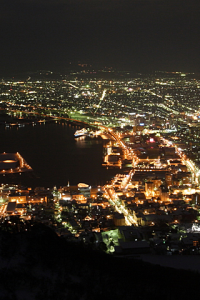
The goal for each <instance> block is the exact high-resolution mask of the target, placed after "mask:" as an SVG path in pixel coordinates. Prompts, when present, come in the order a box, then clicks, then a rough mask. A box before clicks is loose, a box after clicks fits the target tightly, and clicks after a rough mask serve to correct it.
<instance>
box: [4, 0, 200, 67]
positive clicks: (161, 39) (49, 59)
mask: <svg viewBox="0 0 200 300" xmlns="http://www.w3.org/2000/svg"><path fill="white" fill-rule="evenodd" d="M0 22H1V30H0V37H1V43H0V54H1V55H0V68H1V70H0V72H1V73H3V72H4V71H5V72H7V71H21V70H22V71H23V70H34V69H53V70H59V69H62V70H63V69H65V68H67V67H68V65H69V61H78V60H79V61H81V62H83V63H84V62H92V63H93V62H95V63H99V64H102V65H110V66H119V67H122V68H131V69H132V70H136V71H145V70H169V71H174V70H175V71H179V70H180V71H187V72H192V71H195V72H196V71H197V72H200V1H199V0H0Z"/></svg>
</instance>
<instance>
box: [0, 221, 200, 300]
mask: <svg viewBox="0 0 200 300" xmlns="http://www.w3.org/2000/svg"><path fill="white" fill-rule="evenodd" d="M17 226H18V225H17V221H16V231H15V230H14V227H12V230H11V228H10V229H9V224H5V226H4V227H3V226H1V232H0V240H1V241H0V261H1V268H0V277H1V281H0V299H2V300H14V299H20V300H23V299H26V300H27V299H54V300H55V299H59V300H62V299H145V298H148V299H164V300H165V299H171V300H172V299H198V296H199V290H198V284H199V280H200V274H199V273H195V272H191V271H183V270H181V271H180V270H175V269H171V268H164V267H160V266H157V265H151V264H148V263H144V262H142V261H139V260H135V259H132V258H131V259H128V258H124V257H113V256H109V255H106V254H103V253H102V252H101V251H94V250H93V249H91V248H89V246H83V245H82V244H74V243H71V242H68V241H66V240H65V239H64V238H63V237H59V236H57V235H56V233H54V232H53V231H52V230H51V229H50V228H49V227H46V226H44V225H43V224H31V223H30V227H29V230H28V231H21V232H17ZM21 228H22V226H21Z"/></svg>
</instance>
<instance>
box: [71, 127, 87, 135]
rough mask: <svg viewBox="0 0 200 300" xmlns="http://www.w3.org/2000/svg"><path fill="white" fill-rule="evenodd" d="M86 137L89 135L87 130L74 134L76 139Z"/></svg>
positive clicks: (77, 131) (83, 129)
mask: <svg viewBox="0 0 200 300" xmlns="http://www.w3.org/2000/svg"><path fill="white" fill-rule="evenodd" d="M84 135H88V131H87V129H86V128H82V129H80V130H76V132H75V133H74V137H80V136H84Z"/></svg>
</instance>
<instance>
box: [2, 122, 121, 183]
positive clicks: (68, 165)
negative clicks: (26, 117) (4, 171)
mask: <svg viewBox="0 0 200 300" xmlns="http://www.w3.org/2000/svg"><path fill="white" fill-rule="evenodd" d="M76 129H78V128H77V127H74V126H71V125H67V124H64V123H63V124H59V123H57V124H56V123H46V124H41V125H40V124H37V125H35V126H32V125H26V126H25V127H21V128H18V127H16V126H14V127H12V128H4V127H3V126H1V127H0V152H4V151H5V152H19V153H20V154H21V155H22V156H23V158H24V159H25V160H26V161H27V163H28V164H29V165H30V166H31V167H32V168H33V170H34V173H35V174H36V177H33V178H30V177H29V176H28V175H26V176H25V174H23V176H21V179H20V180H21V183H22V184H26V185H27V184H28V185H30V186H45V187H53V186H55V185H56V186H57V187H59V186H62V185H67V183H68V181H69V182H70V184H71V185H75V184H77V183H79V182H85V183H88V184H91V185H98V184H105V183H106V181H108V180H110V179H111V178H112V177H113V176H114V174H115V173H116V172H117V171H116V170H106V169H105V168H103V167H102V166H101V163H102V156H103V140H101V139H93V138H89V139H88V138H86V139H85V138H78V139H74V132H75V131H76ZM18 177H19V176H18ZM17 180H18V178H14V179H12V181H13V183H15V182H14V181H17ZM3 182H6V176H5V177H4V178H3ZM16 183H18V182H16Z"/></svg>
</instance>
